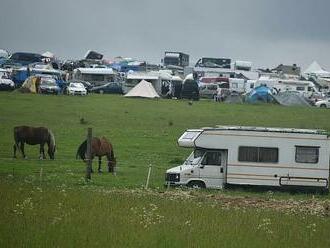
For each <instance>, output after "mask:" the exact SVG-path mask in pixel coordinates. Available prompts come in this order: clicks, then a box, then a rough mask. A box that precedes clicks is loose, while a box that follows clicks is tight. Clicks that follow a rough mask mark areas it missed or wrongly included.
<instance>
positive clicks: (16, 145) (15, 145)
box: [13, 142, 18, 158]
mask: <svg viewBox="0 0 330 248" xmlns="http://www.w3.org/2000/svg"><path fill="white" fill-rule="evenodd" d="M17 147H18V144H17V143H16V142H15V144H14V146H13V148H14V158H17V157H16V150H17Z"/></svg>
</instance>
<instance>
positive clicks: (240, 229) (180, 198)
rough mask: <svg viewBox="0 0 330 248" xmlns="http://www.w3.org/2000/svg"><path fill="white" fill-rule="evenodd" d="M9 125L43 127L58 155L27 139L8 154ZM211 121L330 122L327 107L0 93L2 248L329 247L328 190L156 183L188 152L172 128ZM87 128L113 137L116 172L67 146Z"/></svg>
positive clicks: (272, 124) (265, 123)
mask: <svg viewBox="0 0 330 248" xmlns="http://www.w3.org/2000/svg"><path fill="white" fill-rule="evenodd" d="M82 119H83V121H82ZM17 125H32V126H46V127H49V128H50V129H51V130H52V131H53V132H54V134H55V137H56V146H57V152H56V155H55V160H54V161H50V160H39V159H38V151H39V149H38V147H36V146H35V147H34V146H25V150H26V154H27V156H28V159H26V160H24V159H22V158H21V156H18V158H17V159H13V158H12V156H13V152H12V150H13V149H12V146H13V127H14V126H17ZM215 125H249V126H269V127H294V128H321V129H326V130H329V131H330V112H329V110H326V109H316V108H294V107H291V108H288V107H282V106H276V105H227V104H221V103H216V102H212V101H206V100H203V101H199V102H193V103H192V104H190V103H189V102H188V101H176V100H163V99H162V100H145V99H126V98H123V97H122V96H116V95H88V96H86V97H79V96H74V97H72V96H62V95H60V96H47V95H31V94H19V93H14V92H13V93H7V92H2V93H0V127H1V128H0V197H1V204H0V220H1V221H0V247H23V246H24V247H48V246H56V247H75V246H81V247H85V246H111V247H142V246H145V247H156V246H163V247H169V246H171V247H182V246H186V247H201V246H206V247H218V246H219V245H220V244H222V246H224V247H311V246H316V247H329V246H330V238H329V235H328V230H329V229H330V219H329V217H328V215H330V198H329V195H320V194H316V195H313V194H311V193H298V194H297V193H296V194H290V193H284V192H271V191H260V192H256V191H252V190H251V189H235V190H234V189H231V190H224V191H213V190H212V191H209V190H205V191H201V192H200V191H194V190H187V189H166V188H164V187H163V183H164V173H165V170H166V169H167V168H170V167H172V166H174V165H178V164H180V163H181V162H183V161H184V159H185V158H186V157H187V155H188V154H189V153H190V152H191V151H190V150H187V149H182V148H179V147H178V146H177V144H176V141H177V138H178V137H179V136H180V135H181V134H182V133H183V131H184V130H185V129H188V128H199V127H206V126H215ZM88 127H92V128H93V135H95V136H102V135H103V136H106V137H107V138H108V139H110V140H111V142H112V144H113V145H114V151H115V155H116V158H117V166H118V168H117V176H113V175H111V174H109V173H107V170H106V166H105V164H104V163H103V167H102V168H103V173H102V174H98V173H94V174H93V175H92V180H91V181H90V182H86V181H85V180H84V174H85V165H84V163H83V162H82V161H79V160H76V158H75V155H76V150H77V147H78V145H79V144H80V143H81V142H82V141H83V140H84V139H85V138H86V134H87V128H88ZM96 166H97V163H96V160H95V161H94V164H93V167H94V170H95V171H96ZM149 166H151V167H152V171H151V177H150V184H149V189H148V190H145V189H143V187H144V184H145V181H146V177H147V172H148V167H149Z"/></svg>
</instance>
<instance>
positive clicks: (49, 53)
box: [42, 51, 55, 59]
mask: <svg viewBox="0 0 330 248" xmlns="http://www.w3.org/2000/svg"><path fill="white" fill-rule="evenodd" d="M42 56H44V57H46V58H50V59H53V58H55V55H54V54H53V53H51V52H49V51H47V52H44V53H43V54H42Z"/></svg>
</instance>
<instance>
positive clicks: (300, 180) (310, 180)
mask: <svg viewBox="0 0 330 248" xmlns="http://www.w3.org/2000/svg"><path fill="white" fill-rule="evenodd" d="M233 175H234V174H233ZM251 176H253V175H251ZM227 179H234V180H243V181H244V180H253V181H259V180H260V181H276V182H279V179H280V178H252V177H249V178H243V177H235V176H227ZM319 180H322V181H325V183H327V179H326V178H319ZM292 182H302V183H306V182H307V183H322V182H320V181H317V179H315V178H310V179H309V178H306V180H303V179H295V178H292Z"/></svg>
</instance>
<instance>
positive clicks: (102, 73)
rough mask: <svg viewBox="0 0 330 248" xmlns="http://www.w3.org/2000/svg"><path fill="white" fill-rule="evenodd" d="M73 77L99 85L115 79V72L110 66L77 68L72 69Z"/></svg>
mask: <svg viewBox="0 0 330 248" xmlns="http://www.w3.org/2000/svg"><path fill="white" fill-rule="evenodd" d="M73 79H75V80H82V81H87V82H90V83H91V84H92V85H93V86H99V85H103V84H106V83H110V82H115V81H116V73H115V72H114V70H113V69H112V68H77V69H75V70H74V71H73Z"/></svg>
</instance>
